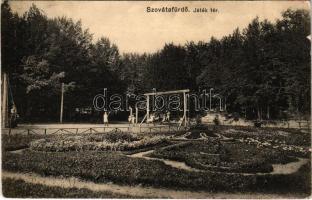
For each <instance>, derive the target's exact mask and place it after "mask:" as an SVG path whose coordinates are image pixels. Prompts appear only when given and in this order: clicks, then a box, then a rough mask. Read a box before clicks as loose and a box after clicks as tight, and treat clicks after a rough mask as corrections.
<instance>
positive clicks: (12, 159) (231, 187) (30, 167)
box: [3, 150, 310, 193]
mask: <svg viewBox="0 0 312 200" xmlns="http://www.w3.org/2000/svg"><path fill="white" fill-rule="evenodd" d="M3 169H4V170H7V171H13V172H14V171H15V172H33V173H37V174H40V175H42V176H54V177H58V176H62V177H76V178H80V179H82V180H88V181H93V182H96V183H97V182H98V183H106V182H113V183H116V184H121V185H137V184H141V185H145V186H154V187H165V188H173V189H178V190H184V189H189V190H205V191H226V192H248V191H249V192H255V191H258V190H261V191H264V192H265V191H267V190H268V191H271V187H272V185H274V191H271V192H276V193H278V192H281V191H287V192H289V191H296V190H299V191H300V192H304V193H308V192H309V191H310V190H308V188H309V184H304V185H302V183H308V181H305V179H306V178H307V177H309V173H310V171H309V170H303V171H301V172H300V174H299V175H297V174H295V175H265V176H256V175H252V176H243V175H241V174H226V173H214V172H191V171H184V170H180V169H176V168H172V167H170V166H167V165H165V164H164V163H162V162H161V161H156V160H146V159H140V158H130V157H127V156H125V155H123V154H122V153H120V152H92V151H88V152H35V151H29V150H25V151H24V152H23V154H16V153H9V152H6V153H5V154H4V157H3ZM308 169H309V168H308ZM280 180H283V181H282V182H280ZM277 182H278V183H279V184H277V185H275V184H274V183H277ZM298 184H299V185H301V186H302V187H300V188H297V186H298Z"/></svg>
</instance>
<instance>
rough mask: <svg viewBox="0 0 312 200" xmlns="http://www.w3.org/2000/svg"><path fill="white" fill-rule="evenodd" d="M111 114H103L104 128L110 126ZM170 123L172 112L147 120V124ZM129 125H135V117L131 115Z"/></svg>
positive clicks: (154, 115)
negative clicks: (109, 117)
mask: <svg viewBox="0 0 312 200" xmlns="http://www.w3.org/2000/svg"><path fill="white" fill-rule="evenodd" d="M109 113H110V112H106V111H105V112H104V113H103V123H104V126H108V116H109ZM157 121H158V122H169V121H170V112H169V111H167V112H166V113H152V114H150V116H149V118H147V119H146V122H147V123H155V122H157ZM128 122H129V124H134V123H135V116H134V115H133V114H132V112H131V113H130V115H129V117H128Z"/></svg>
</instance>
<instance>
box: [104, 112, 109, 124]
mask: <svg viewBox="0 0 312 200" xmlns="http://www.w3.org/2000/svg"><path fill="white" fill-rule="evenodd" d="M103 122H104V126H105V125H106V126H108V114H107V112H104V115H103Z"/></svg>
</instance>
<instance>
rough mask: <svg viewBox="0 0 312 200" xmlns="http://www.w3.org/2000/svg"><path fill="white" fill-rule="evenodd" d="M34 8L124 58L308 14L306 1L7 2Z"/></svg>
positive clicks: (18, 8)
mask: <svg viewBox="0 0 312 200" xmlns="http://www.w3.org/2000/svg"><path fill="white" fill-rule="evenodd" d="M33 3H34V4H35V5H36V6H37V7H38V8H39V9H41V10H42V11H43V12H44V13H45V14H46V15H47V16H48V17H58V16H66V17H70V18H72V19H74V20H75V21H77V20H81V22H82V26H83V28H85V29H86V28H88V29H89V31H90V33H92V34H93V36H94V41H96V40H97V39H98V38H100V37H102V36H104V37H107V38H109V39H110V41H112V42H113V43H115V44H116V45H117V46H118V48H119V50H120V51H121V52H122V53H130V52H132V53H134V52H136V53H144V52H147V53H152V52H156V51H157V50H159V49H161V48H162V47H163V46H164V44H165V43H170V42H173V43H174V44H182V45H183V44H185V43H186V42H189V41H194V42H198V41H209V40H210V38H211V37H212V36H214V37H216V38H221V37H222V36H225V35H228V34H231V33H232V32H233V30H234V29H235V28H237V27H239V28H240V30H242V29H243V28H245V27H246V26H247V25H248V24H249V23H250V22H251V20H252V19H254V18H255V17H256V16H258V17H259V18H260V20H263V19H268V20H269V21H272V22H274V21H276V20H277V19H278V18H281V12H282V11H284V10H286V9H288V8H292V9H302V8H303V9H310V3H309V1H241V2H237V1H236V2H233V1H175V2H172V1H35V2H33V1H10V5H11V8H12V10H13V11H15V12H17V13H18V14H23V13H24V12H25V11H27V10H28V9H29V7H30V6H31V5H32V4H33ZM172 6H176V7H185V6H187V7H188V9H189V10H190V11H191V12H188V13H148V12H146V10H147V7H151V8H161V7H172ZM195 8H208V9H210V8H216V9H217V10H218V12H215V13H211V12H208V13H194V12H193V10H194V9H195Z"/></svg>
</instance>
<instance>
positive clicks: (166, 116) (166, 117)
mask: <svg viewBox="0 0 312 200" xmlns="http://www.w3.org/2000/svg"><path fill="white" fill-rule="evenodd" d="M156 121H158V122H169V121H170V112H169V111H167V112H166V113H160V114H159V113H152V114H151V115H150V117H149V118H148V119H147V120H146V122H147V123H155V122H156Z"/></svg>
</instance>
